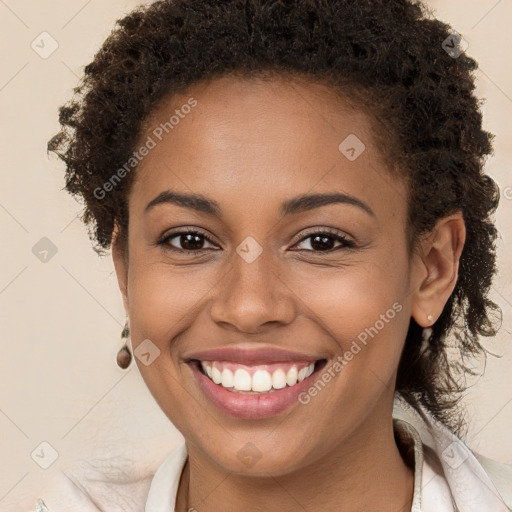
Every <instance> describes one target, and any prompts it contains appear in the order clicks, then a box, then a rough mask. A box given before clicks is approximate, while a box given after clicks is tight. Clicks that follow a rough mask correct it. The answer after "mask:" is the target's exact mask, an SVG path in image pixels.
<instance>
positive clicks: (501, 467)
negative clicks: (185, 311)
mask: <svg viewBox="0 0 512 512" xmlns="http://www.w3.org/2000/svg"><path fill="white" fill-rule="evenodd" d="M475 457H476V459H477V460H478V462H480V464H481V465H482V467H483V468H484V469H485V471H486V473H487V474H488V475H489V477H490V478H491V480H492V482H493V484H494V485H495V486H496V489H497V490H498V492H499V494H500V496H501V497H502V499H503V501H504V502H505V503H506V505H507V507H508V508H509V509H510V510H512V464H504V463H502V462H496V461H495V460H492V459H489V458H488V457H485V456H483V455H480V454H479V453H475Z"/></svg>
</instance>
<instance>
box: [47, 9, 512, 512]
mask: <svg viewBox="0 0 512 512" xmlns="http://www.w3.org/2000/svg"><path fill="white" fill-rule="evenodd" d="M460 44H461V41H460V38H459V37H458V36H457V35H456V34H453V33H452V32H451V30H450V27H449V26H447V25H445V24H443V23H441V22H439V21H437V20H434V19H431V18H430V17H428V16H427V15H426V14H425V10H424V8H423V7H422V6H421V4H418V3H412V2H410V1H407V0H391V1H389V0H388V1H385V2H384V1H380V0H358V1H357V2H355V1H348V0H344V1H342V0H339V1H334V0H333V1H325V0H307V1H300V2H297V1H295V2H291V1H285V0H281V1H270V2H269V1H261V0H248V1H244V2H242V1H241V0H229V1H227V0H226V1H222V2H219V1H218V0H215V1H214V0H208V1H204V0H203V1H197V0H174V1H171V0H163V1H157V2H154V3H152V4H150V5H148V6H146V7H140V8H138V9H137V10H135V11H133V12H132V13H130V14H129V15H127V16H126V17H125V18H123V19H121V20H119V21H118V27H117V28H116V30H114V32H113V33H112V34H111V35H110V36H109V38H108V39H107V40H106V41H105V43H104V45H103V46H102V48H101V49H100V51H99V52H98V53H97V54H96V56H95V58H94V60H93V62H91V63H90V64H89V65H88V66H86V68H85V77H84V81H83V82H82V83H81V85H80V87H78V88H77V89H76V93H77V95H76V96H75V97H74V98H73V100H72V101H71V102H70V103H69V104H68V105H66V106H64V107H62V108H61V110H60V122H61V125H62V131H61V132H60V133H59V134H57V135H56V136H55V137H54V138H53V139H52V140H51V141H50V142H49V145H48V146H49V150H51V151H53V152H55V153H56V154H58V155H59V156H60V157H61V158H62V159H63V160H64V161H65V163H66V166H67V167H66V188H67V190H68V191H69V192H70V193H72V194H74V195H76V196H78V197H80V198H82V199H83V200H84V203H85V212H84V216H83V220H84V221H85V222H86V223H87V224H88V225H89V226H91V228H92V229H91V235H92V238H93V240H94V242H95V244H96V249H97V250H98V252H100V253H103V252H104V251H105V250H107V249H109V248H112V256H113V261H114V265H115V270H116V275H117V279H118V283H119V287H120V291H121V294H122V297H123V300H124V305H125V309H126V312H127V325H126V328H125V330H124V331H123V336H124V338H126V341H127V345H126V346H125V347H124V348H123V349H122V351H121V352H120V354H119V357H118V363H119V364H120V365H121V366H123V367H126V366H127V364H129V361H130V359H131V352H130V348H129V347H128V340H127V338H128V336H129V337H130V345H131V348H132V350H133V352H134V355H135V358H134V359H135V361H136V363H137V365H138V367H139V369H140V372H141V374H142V376H143V378H144V380H145V382H146V384H147V386H148V388H149V390H150V391H151V393H152V395H153V396H154V398H155V400H156V401H157V403H158V404H159V406H160V407H161V409H162V410H163V411H164V413H165V414H166V415H167V417H168V418H169V420H170V421H171V422H172V423H173V424H174V425H175V426H176V427H177V428H178V429H179V430H180V432H181V433H182V434H183V436H184V438H185V444H184V445H183V446H181V447H180V448H179V449H178V450H177V451H175V452H173V453H172V454H170V455H169V456H168V458H167V459H166V460H165V461H164V462H163V463H162V465H161V466H160V467H159V469H158V471H157V472H156V474H155V475H154V477H153V478H152V481H151V486H150V489H149V490H148V493H147V496H144V499H142V500H135V499H131V500H130V499H127V500H126V503H128V502H129V503H130V505H126V508H124V510H127V509H130V510H142V509H143V508H144V510H145V511H146V512H163V511H173V510H176V511H178V512H183V511H193V510H197V511H199V512H203V511H204V512H217V511H220V510H223V511H226V510H228V511H229V510H233V511H234V510H266V511H274V510H276V511H277V510H279V511H287V510H296V509H297V508H302V509H303V510H314V511H316V510H324V511H326V510H343V511H345V512H352V511H362V510H365V511H368V510H376V509H378V510H379V511H383V512H384V511H393V512H396V511H413V512H417V511H420V510H421V511H435V512H445V511H446V512H448V511H460V512H470V511H471V512H476V511H478V512H484V511H489V512H491V511H492V512H498V511H505V510H508V507H511V504H510V503H511V502H510V494H511V485H510V482H511V481H512V476H511V475H512V470H511V468H509V467H507V466H505V465H498V464H496V463H493V462H492V461H489V460H487V459H485V458H483V457H480V456H476V455H475V454H473V453H472V452H471V451H470V450H469V448H467V447H466V446H465V444H464V443H463V442H462V441H461V440H460V438H462V437H463V428H462V425H463V421H464V418H463V415H462V413H461V411H460V410H459V409H457V402H458V399H459V398H460V397H461V394H462V392H463V387H462V385H461V384H460V381H461V376H463V375H464V373H465V372H468V371H469V368H470V362H469V359H468V358H469V357H472V356H474V357H477V356H481V357H485V355H486V353H485V349H484V348H483V347H482V346H481V344H480V341H479V338H480V337H481V336H493V335H495V334H496V331H497V328H498V326H497V325H496V324H495V323H494V322H493V321H492V319H493V318H494V313H495V312H496V311H498V312H499V308H498V306H497V305H496V304H494V303H493V302H492V301H490V299H489V298H488V292H489V289H490V286H491V283H492V278H493V275H494V273H495V250H494V242H495V239H496V233H497V232H496V228H495V226H494V224H493V222H492V220H491V218H490V216H491V215H492V214H493V213H494V211H495V209H496V207H497V204H498V198H499V193H498V190H497V187H496V185H495V183H494V182H493V181H492V179H491V178H490V177H488V176H487V175H486V174H484V172H483V159H484V157H485V156H486V155H488V154H489V153H490V152H491V138H492V137H491V135H490V134H489V133H487V132H485V131H484V130H483V129H482V123H481V113H480V111H479V108H478V100H477V98H476V97H475V96H474V93H473V89H474V82H473V77H472V71H473V70H474V69H475V66H476V64H475V62H474V61H473V60H472V59H470V58H469V57H467V56H466V55H465V54H464V53H463V52H462V49H461V48H460ZM128 318H129V323H128ZM450 344H451V345H453V344H455V347H456V349H458V356H457V357H455V358H453V357H450V358H448V347H449V345H450ZM130 492H131V491H129V490H128V491H126V493H125V495H124V497H123V499H125V498H130V497H131V495H130ZM43 499H44V497H43ZM91 502H92V500H91ZM38 506H39V508H40V509H41V510H44V509H46V507H48V509H50V510H52V511H54V510H55V511H57V508H56V507H53V506H52V504H51V503H50V502H49V501H48V502H47V503H46V505H45V504H44V502H43V501H41V502H40V504H39V505H38ZM129 507H131V508H129ZM98 509H99V507H98ZM91 510H92V509H91Z"/></svg>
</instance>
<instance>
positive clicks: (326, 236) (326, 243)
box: [299, 232, 355, 252]
mask: <svg viewBox="0 0 512 512" xmlns="http://www.w3.org/2000/svg"><path fill="white" fill-rule="evenodd" d="M305 240H310V242H309V245H310V247H311V248H310V249H309V248H306V249H300V250H306V251H313V252H329V251H333V250H336V249H339V248H344V247H345V248H346V247H355V243H354V242H353V241H352V240H349V239H348V238H346V237H345V236H343V235H340V234H339V233H331V232H317V233H311V234H310V235H308V236H306V237H304V238H302V240H301V241H300V242H299V244H300V243H302V242H304V241H305ZM336 242H339V243H340V245H338V246H337V247H336V246H335V243H336Z"/></svg>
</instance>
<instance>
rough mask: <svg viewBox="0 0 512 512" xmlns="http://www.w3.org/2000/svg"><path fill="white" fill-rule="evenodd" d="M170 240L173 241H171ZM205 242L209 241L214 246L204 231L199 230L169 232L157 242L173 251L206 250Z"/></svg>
mask: <svg viewBox="0 0 512 512" xmlns="http://www.w3.org/2000/svg"><path fill="white" fill-rule="evenodd" d="M171 240H175V241H174V242H173V243H171ZM205 243H206V244H208V243H209V244H211V245H212V246H214V245H213V243H212V242H211V240H210V239H209V238H208V237H207V236H206V235H205V234H204V233H201V232H199V231H180V232H175V233H171V234H170V235H167V236H166V237H165V238H164V239H162V240H161V241H160V242H158V244H159V245H164V246H166V247H168V248H169V249H171V250H173V251H181V252H201V251H204V250H207V247H205ZM214 247H215V246H214Z"/></svg>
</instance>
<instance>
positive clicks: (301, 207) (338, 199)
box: [281, 193, 375, 217]
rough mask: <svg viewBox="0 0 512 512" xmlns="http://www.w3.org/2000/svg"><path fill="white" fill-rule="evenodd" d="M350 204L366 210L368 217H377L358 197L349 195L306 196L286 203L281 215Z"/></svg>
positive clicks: (282, 207)
mask: <svg viewBox="0 0 512 512" xmlns="http://www.w3.org/2000/svg"><path fill="white" fill-rule="evenodd" d="M335 203H342V204H349V205H352V206H357V207H358V208H361V209H362V210H364V211H365V212H366V213H367V214H368V215H371V216H372V217H375V213H374V212H373V210H372V209H371V208H370V207H369V206H368V205H367V204H366V203H363V201H361V200H360V199H357V197H354V196H351V195H349V194H339V193H334V194H312V195H304V196H299V197H295V198H293V199H290V200H289V201H286V202H284V203H283V205H282V206H281V215H283V216H284V215H290V214H293V213H300V212H305V211H307V210H312V209H313V208H319V207H320V206H326V205H328V204H335Z"/></svg>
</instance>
